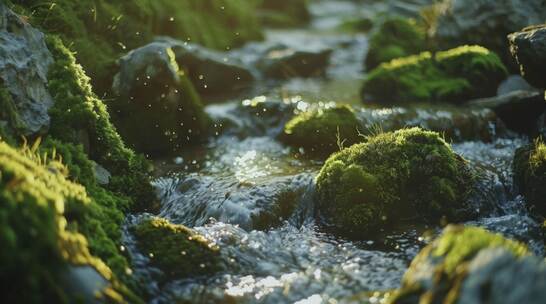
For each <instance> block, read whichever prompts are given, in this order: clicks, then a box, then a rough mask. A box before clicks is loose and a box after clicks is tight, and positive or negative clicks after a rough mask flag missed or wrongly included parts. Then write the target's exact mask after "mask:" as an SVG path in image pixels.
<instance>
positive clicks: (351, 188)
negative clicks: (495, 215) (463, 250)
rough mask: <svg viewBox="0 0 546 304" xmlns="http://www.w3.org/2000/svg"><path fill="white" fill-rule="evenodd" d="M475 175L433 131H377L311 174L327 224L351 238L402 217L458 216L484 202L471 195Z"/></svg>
mask: <svg viewBox="0 0 546 304" xmlns="http://www.w3.org/2000/svg"><path fill="white" fill-rule="evenodd" d="M478 176H479V173H478V171H475V170H473V169H471V168H470V167H469V165H468V163H467V161H466V160H464V159H463V158H462V157H460V156H459V155H457V154H455V152H453V150H452V149H451V147H450V146H449V144H447V143H446V142H445V141H444V140H443V139H442V138H441V137H440V136H439V134H438V133H434V132H430V131H424V130H422V129H419V128H411V129H402V130H398V131H395V132H388V133H380V134H378V135H376V136H371V137H368V138H367V141H366V142H365V143H361V144H356V145H353V146H351V147H349V148H347V149H344V150H342V151H341V152H338V153H336V154H334V155H332V156H331V157H330V158H329V159H328V160H327V161H326V163H325V164H324V166H323V167H322V169H321V171H320V173H319V174H318V176H317V178H316V187H317V204H318V206H317V208H318V210H319V214H320V217H321V218H322V219H323V222H324V224H325V225H326V226H327V227H332V228H333V229H334V230H335V231H337V232H338V233H340V234H343V235H347V236H350V237H352V238H363V237H367V236H371V235H373V233H374V232H377V231H379V230H381V229H386V228H389V227H392V226H396V225H400V224H402V223H404V222H406V221H410V222H412V223H423V222H429V223H438V222H439V221H440V220H441V219H442V218H445V219H447V220H449V221H460V220H464V219H469V218H472V217H476V216H477V213H480V214H483V213H486V212H487V211H486V210H487V209H488V208H489V206H487V204H488V203H487V202H484V201H481V200H480V202H473V200H472V196H473V192H474V191H475V190H477V184H478V180H479V177H478ZM476 203H477V204H476Z"/></svg>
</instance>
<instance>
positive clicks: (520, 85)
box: [497, 75, 537, 96]
mask: <svg viewBox="0 0 546 304" xmlns="http://www.w3.org/2000/svg"><path fill="white" fill-rule="evenodd" d="M514 91H537V89H535V88H533V87H532V86H531V85H530V84H529V83H528V82H527V81H526V80H525V79H524V78H523V77H521V76H520V75H510V76H508V78H506V80H505V81H503V82H502V83H501V84H500V85H499V88H498V89H497V96H501V95H505V94H508V93H511V92H514Z"/></svg>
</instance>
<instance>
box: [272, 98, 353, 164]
mask: <svg viewBox="0 0 546 304" xmlns="http://www.w3.org/2000/svg"><path fill="white" fill-rule="evenodd" d="M359 129H361V123H360V121H359V120H358V119H357V117H356V115H355V113H354V111H353V109H352V108H351V107H350V106H344V105H343V106H341V105H340V106H334V107H331V108H314V109H312V110H308V111H305V112H301V113H299V114H298V115H296V116H294V118H292V119H291V120H290V121H288V122H287V123H286V125H285V127H284V133H283V134H282V135H281V139H282V140H283V141H284V142H285V143H287V144H289V145H291V146H294V147H296V148H304V149H305V150H306V151H307V152H309V153H320V154H329V153H332V152H335V151H338V150H339V149H342V148H343V146H351V145H353V144H355V143H357V142H360V141H362V140H363V138H361V137H360V136H359Z"/></svg>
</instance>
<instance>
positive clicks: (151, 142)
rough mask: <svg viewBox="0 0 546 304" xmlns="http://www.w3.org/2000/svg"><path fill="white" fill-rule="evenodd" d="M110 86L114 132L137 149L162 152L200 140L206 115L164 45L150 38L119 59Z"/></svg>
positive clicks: (168, 47)
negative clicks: (113, 96) (113, 95)
mask: <svg viewBox="0 0 546 304" xmlns="http://www.w3.org/2000/svg"><path fill="white" fill-rule="evenodd" d="M119 65H120V69H119V73H118V74H117V75H116V76H115V80H114V84H113V90H114V91H115V92H116V93H117V94H118V95H119V98H118V101H117V102H116V103H115V107H116V109H115V110H116V111H115V115H116V118H117V121H118V126H119V129H120V132H121V133H122V135H124V137H125V138H126V139H127V141H128V142H129V143H130V144H132V145H133V146H135V148H136V149H137V150H139V151H142V152H146V153H152V154H163V153H169V152H174V151H176V150H178V149H180V148H181V147H182V146H184V145H187V144H189V143H192V142H196V141H200V140H202V139H203V138H204V137H205V136H206V135H207V129H208V125H209V118H208V116H207V115H206V114H205V112H204V110H203V105H202V104H201V101H200V98H199V96H198V95H197V93H196V91H195V88H194V87H193V85H192V83H191V81H190V79H189V77H188V75H187V72H185V71H184V70H183V69H181V68H180V67H179V65H178V64H177V62H176V54H175V53H174V51H173V49H172V48H171V47H170V45H168V44H165V43H161V42H154V43H151V44H148V45H146V46H143V47H141V48H138V49H136V50H133V51H131V52H130V53H129V54H127V55H126V56H124V57H122V58H121V59H120V60H119Z"/></svg>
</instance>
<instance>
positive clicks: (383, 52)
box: [365, 17, 426, 71]
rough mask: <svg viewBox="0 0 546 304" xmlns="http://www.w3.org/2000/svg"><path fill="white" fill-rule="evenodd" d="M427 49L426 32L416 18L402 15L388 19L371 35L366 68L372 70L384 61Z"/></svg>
mask: <svg viewBox="0 0 546 304" xmlns="http://www.w3.org/2000/svg"><path fill="white" fill-rule="evenodd" d="M425 50H426V41H425V32H424V30H423V29H421V28H420V27H419V26H418V25H417V23H416V22H415V20H413V19H406V18H400V17H397V18H391V19H387V20H385V21H384V22H383V23H382V24H381V25H380V27H379V29H378V30H377V31H376V32H374V33H373V35H372V36H371V37H370V47H369V50H368V55H367V56H366V63H365V64H366V68H367V69H368V71H370V70H372V69H374V68H376V67H377V66H379V65H380V64H381V63H383V62H389V61H391V60H392V59H395V58H399V57H407V56H410V55H414V54H418V53H421V52H423V51H425Z"/></svg>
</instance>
